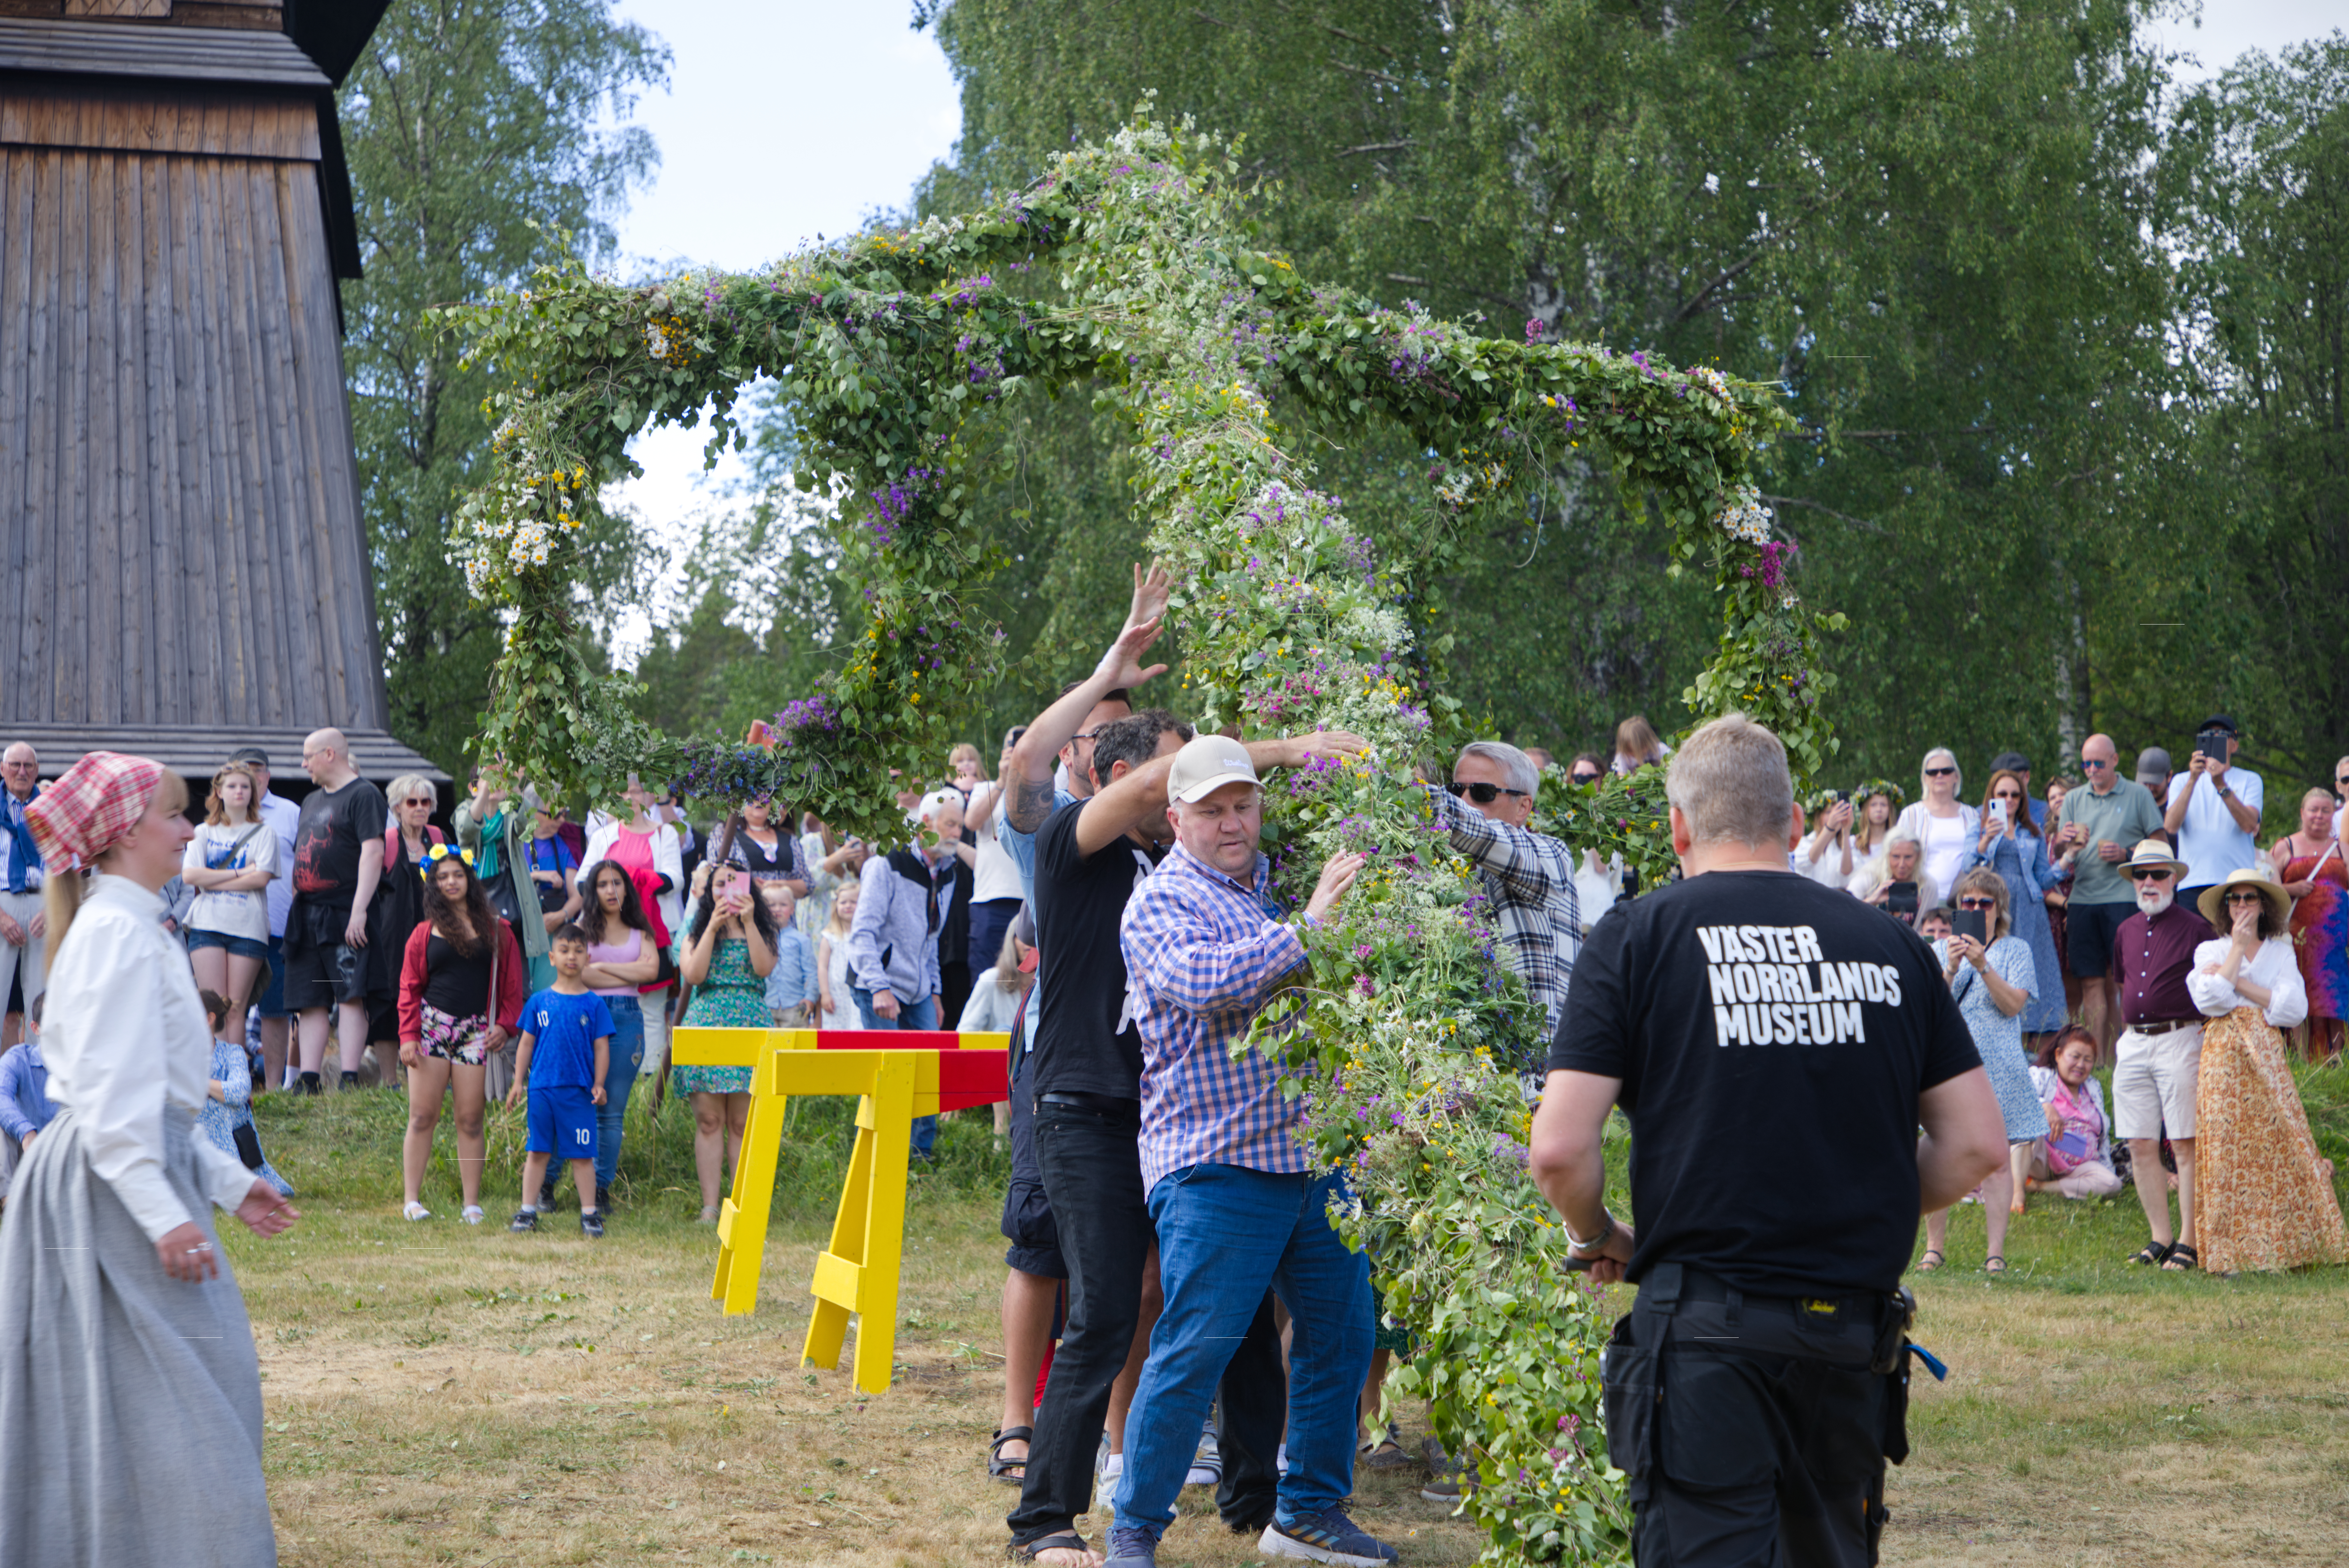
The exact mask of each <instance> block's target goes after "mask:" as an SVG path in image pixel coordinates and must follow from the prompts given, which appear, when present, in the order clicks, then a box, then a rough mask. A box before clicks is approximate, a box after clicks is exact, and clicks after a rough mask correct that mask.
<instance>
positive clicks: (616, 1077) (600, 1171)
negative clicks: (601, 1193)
mask: <svg viewBox="0 0 2349 1568" xmlns="http://www.w3.org/2000/svg"><path fill="white" fill-rule="evenodd" d="M604 1006H606V1007H609V1008H610V1009H611V1010H612V1062H611V1065H610V1066H609V1067H607V1068H605V1069H604V1103H603V1104H602V1105H601V1106H600V1107H598V1108H597V1109H596V1111H595V1185H596V1187H597V1188H598V1189H599V1190H600V1189H602V1188H605V1187H609V1186H610V1185H611V1184H612V1177H613V1174H614V1173H615V1172H616V1171H618V1170H619V1169H620V1137H621V1131H620V1130H621V1126H622V1124H623V1123H624V1122H626V1119H627V1116H628V1091H629V1090H630V1089H632V1088H636V1069H637V1068H640V1067H642V1066H644V1065H645V1009H644V1005H643V1004H642V1003H640V1002H638V1001H637V1000H636V998H635V997H634V996H606V997H605V998H604Z"/></svg>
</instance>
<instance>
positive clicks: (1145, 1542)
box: [1102, 1524, 1158, 1568]
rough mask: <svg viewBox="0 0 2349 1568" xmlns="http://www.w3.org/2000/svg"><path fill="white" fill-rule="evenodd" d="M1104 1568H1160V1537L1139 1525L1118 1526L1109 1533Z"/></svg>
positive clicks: (1103, 1562)
mask: <svg viewBox="0 0 2349 1568" xmlns="http://www.w3.org/2000/svg"><path fill="white" fill-rule="evenodd" d="M1102 1568H1158V1537H1156V1536H1155V1535H1153V1534H1151V1533H1150V1532H1148V1531H1147V1530H1144V1529H1143V1528H1142V1526H1140V1525H1139V1524H1121V1525H1118V1526H1117V1527H1115V1528H1114V1529H1112V1531H1111V1532H1109V1556H1108V1557H1107V1558H1105V1559H1103V1561H1102Z"/></svg>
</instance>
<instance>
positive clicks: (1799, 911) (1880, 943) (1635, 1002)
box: [1549, 872, 1982, 1296]
mask: <svg viewBox="0 0 2349 1568" xmlns="http://www.w3.org/2000/svg"><path fill="white" fill-rule="evenodd" d="M1981 1065H1982V1058H1981V1057H1980V1056H1979V1055H1978V1054H1977V1053H1976V1052H1975V1050H1974V1045H1973V1037H1972V1036H1971V1034H1970V1033H1969V1032H1968V1030H1967V1028H1966V1025H1965V1020H1964V1019H1963V1018H1962V1017H1961V1016H1960V1015H1959V1012H1958V1007H1957V1004H1956V1003H1955V1002H1954V1001H1953V1000H1951V995H1950V988H1949V986H1948V985H1946V984H1945V983H1944V982H1943V981H1942V979H1941V971H1940V965H1938V964H1937V963H1935V962H1934V960H1933V955H1932V952H1931V950H1930V948H1928V947H1927V946H1926V945H1925V944H1924V943H1923V941H1922V940H1920V938H1919V937H1918V936H1917V935H1916V934H1915V933H1913V932H1911V931H1909V929H1908V928H1907V927H1905V926H1903V925H1901V924H1899V923H1898V922H1896V921H1892V920H1889V919H1887V918H1886V917H1885V915H1884V913H1882V912H1881V911H1879V910H1877V909H1875V908H1872V907H1871V906H1869V905H1868V904H1865V903H1861V902H1859V901H1858V900H1857V899H1855V898H1853V897H1851V896H1850V895H1849V894H1848V893H1845V892H1837V891H1835V890H1833V889H1829V888H1825V887H1821V886H1820V885H1819V884H1818V883H1816V882H1812V881H1811V880H1809V879H1808V878H1807V877H1801V876H1796V875H1794V874H1792V873H1790V872H1706V873H1705V874H1704V875H1702V876H1695V877H1691V878H1689V879H1688V880H1687V881H1685V882H1676V883H1674V884H1672V885H1671V886H1670V887H1665V888H1661V889H1659V890H1657V891H1656V892H1651V893H1649V894H1648V895H1647V896H1645V897H1643V898H1640V899H1638V900H1636V901H1634V902H1632V903H1630V904H1628V905H1618V906H1617V907H1616V908H1614V909H1612V910H1609V912H1608V913H1607V914H1606V915H1605V916H1604V917H1603V918H1601V919H1600V921H1599V923H1598V924H1597V925H1596V926H1595V927H1593V928H1592V930H1591V933H1590V935H1589V937H1588V940H1586V941H1585V942H1584V944H1583V946H1582V955H1581V957H1580V958H1579V959H1578V960H1577V962H1576V964H1575V966H1574V986H1573V988H1572V989H1571V990H1570V991H1568V993H1567V999H1566V1010H1565V1012H1564V1014H1563V1015H1562V1016H1560V1017H1559V1019H1558V1026H1557V1038H1556V1039H1555V1040H1554V1041H1553V1042H1552V1043H1551V1046H1550V1053H1549V1068H1550V1070H1551V1071H1553V1072H1556V1071H1558V1070H1560V1069H1561V1068H1563V1069H1566V1070H1568V1071H1573V1072H1584V1073H1591V1074H1595V1075H1597V1076H1599V1077H1601V1078H1620V1079H1621V1080H1622V1084H1623V1088H1622V1092H1621V1094H1620V1096H1619V1099H1618V1101H1617V1103H1618V1104H1619V1105H1620V1106H1621V1107H1622V1109H1623V1113H1624V1115H1625V1116H1626V1117H1628V1118H1629V1119H1630V1123H1631V1171H1630V1175H1631V1195H1632V1207H1633V1210H1634V1212H1635V1215H1636V1221H1635V1223H1636V1227H1637V1230H1638V1238H1639V1239H1638V1245H1637V1247H1636V1249H1635V1250H1634V1252H1633V1254H1632V1258H1631V1265H1630V1270H1629V1277H1630V1278H1631V1279H1633V1280H1635V1281H1636V1280H1638V1279H1639V1278H1640V1276H1641V1275H1642V1274H1645V1273H1646V1272H1647V1270H1648V1269H1650V1268H1651V1267H1652V1266H1654V1265H1655V1264H1658V1263H1661V1262H1665V1261H1671V1262H1673V1263H1677V1264H1682V1266H1683V1267H1687V1268H1692V1269H1697V1270H1701V1271H1702V1272H1703V1273H1706V1274H1713V1275H1715V1276H1717V1277H1718V1278H1720V1279H1722V1280H1724V1281H1726V1282H1727V1283H1728V1284H1732V1285H1733V1286H1735V1287H1736V1288H1738V1289H1740V1290H1743V1291H1748V1292H1751V1293H1752V1294H1754V1295H1775V1296H1790V1295H1813V1296H1816V1295H1858V1294H1862V1293H1868V1292H1878V1291H1888V1290H1890V1289H1891V1288H1892V1287H1893V1286H1894V1285H1895V1284H1898V1283H1899V1278H1900V1273H1901V1271H1902V1270H1903V1269H1905V1268H1907V1267H1908V1265H1909V1249H1910V1248H1911V1247H1913V1246H1914V1245H1915V1244H1916V1239H1917V1222H1918V1212H1917V1203H1918V1188H1917V1100H1918V1096H1919V1095H1920V1093H1921V1092H1922V1091H1923V1090H1925V1089H1929V1088H1932V1087H1934V1086H1935V1085H1936V1084H1940V1083H1943V1082H1945V1081H1947V1080H1948V1079H1950V1078H1956V1077H1957V1076H1958V1075H1960V1074H1961V1073H1964V1072H1968V1071H1970V1070H1971V1069H1972V1068H1977V1067H1979V1066H1981Z"/></svg>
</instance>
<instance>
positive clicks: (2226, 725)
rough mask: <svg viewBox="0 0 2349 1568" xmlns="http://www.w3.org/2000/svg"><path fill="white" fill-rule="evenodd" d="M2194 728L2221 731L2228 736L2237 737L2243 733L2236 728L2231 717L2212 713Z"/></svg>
mask: <svg viewBox="0 0 2349 1568" xmlns="http://www.w3.org/2000/svg"><path fill="white" fill-rule="evenodd" d="M2195 728H2197V729H2223V730H2225V731H2226V732H2227V733H2228V734H2230V735H2232V736H2238V737H2240V735H2241V734H2242V733H2243V732H2242V731H2241V730H2240V729H2239V728H2237V727H2236V726H2235V721H2234V718H2233V717H2231V716H2230V715H2228V714H2223V713H2214V714H2212V715H2211V716H2210V717H2208V718H2206V719H2204V720H2203V721H2202V722H2201V723H2199V724H2198V725H2196V726H2195Z"/></svg>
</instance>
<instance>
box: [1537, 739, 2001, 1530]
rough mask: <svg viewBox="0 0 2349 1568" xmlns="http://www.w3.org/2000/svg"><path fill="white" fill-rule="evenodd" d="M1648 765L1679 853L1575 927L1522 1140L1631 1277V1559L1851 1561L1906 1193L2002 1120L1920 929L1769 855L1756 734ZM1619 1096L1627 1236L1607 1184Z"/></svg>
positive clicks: (1925, 1203) (1765, 756) (1618, 1443)
mask: <svg viewBox="0 0 2349 1568" xmlns="http://www.w3.org/2000/svg"><path fill="white" fill-rule="evenodd" d="M1670 766H1671V772H1670V774H1669V775H1668V777H1667V779H1666V783H1665V792H1666V794H1667V795H1668V796H1669V797H1670V799H1671V834H1672V848H1673V850H1674V851H1677V852H1678V853H1679V855H1680V857H1681V863H1682V867H1683V868H1684V869H1685V871H1686V872H1687V875H1686V877H1685V878H1684V879H1683V880H1682V881H1681V882H1676V883H1674V884H1673V885H1671V886H1670V887H1666V888H1661V889H1659V890H1658V891H1657V892H1652V893H1650V894H1649V895H1648V896H1647V897H1645V898H1642V899H1640V900H1639V901H1638V902H1637V903H1632V904H1630V905H1628V906H1626V907H1624V908H1622V909H1620V910H1619V911H1617V912H1616V913H1611V914H1609V916H1608V918H1607V919H1605V920H1602V921H1600V922H1599V924H1598V925H1597V926H1595V927H1594V928H1592V930H1591V933H1590V940H1589V942H1588V944H1586V945H1585V946H1584V948H1583V951H1582V962H1581V965H1580V967H1581V973H1580V974H1579V975H1577V976H1576V978H1575V985H1574V994H1573V995H1571V996H1570V997H1568V1001H1567V1006H1566V1016H1565V1017H1564V1018H1563V1020H1561V1022H1560V1023H1559V1025H1558V1029H1557V1039H1556V1040H1555V1041H1554V1042H1553V1043H1552V1044H1551V1047H1550V1054H1549V1078H1548V1081H1547V1084H1546V1085H1545V1087H1544V1088H1543V1092H1542V1102H1541V1109H1540V1110H1539V1111H1537V1113H1536V1114H1535V1117H1534V1125H1533V1131H1532V1135H1531V1144H1532V1148H1531V1151H1530V1160H1529V1163H1530V1165H1531V1169H1532V1172H1533V1177H1534V1181H1535V1182H1536V1183H1537V1185H1538V1186H1539V1187H1540V1188H1541V1191H1542V1195H1543V1196H1544V1197H1546V1198H1547V1199H1548V1200H1549V1202H1550V1203H1551V1204H1552V1205H1553V1206H1555V1207H1556V1208H1557V1212H1558V1215H1559V1218H1560V1219H1561V1220H1562V1221H1564V1222H1565V1226H1566V1235H1567V1242H1568V1256H1569V1257H1570V1258H1573V1259H1576V1260H1578V1261H1581V1262H1587V1263H1588V1264H1589V1265H1590V1277H1591V1278H1592V1280H1594V1281H1596V1282H1599V1283H1602V1284H1612V1283H1614V1282H1616V1281H1618V1280H1626V1279H1628V1280H1631V1281H1634V1282H1636V1283H1637V1284H1639V1286H1640V1293H1639V1297H1638V1299H1637V1300H1636V1301H1635V1302H1634V1303H1633V1305H1632V1308H1631V1311H1630V1314H1629V1315H1627V1316H1625V1317H1624V1318H1623V1319H1622V1320H1620V1321H1619V1322H1618V1323H1617V1324H1616V1326H1615V1332H1614V1336H1613V1337H1612V1339H1611V1340H1610V1341H1609V1345H1608V1347H1607V1354H1606V1357H1604V1361H1603V1370H1602V1372H1601V1374H1600V1377H1601V1380H1602V1382H1603V1384H1604V1398H1605V1401H1606V1415H1607V1459H1608V1461H1609V1463H1610V1464H1613V1465H1615V1466H1617V1467H1619V1468H1620V1469H1621V1470H1624V1471H1626V1472H1627V1473H1628V1474H1629V1475H1630V1500H1631V1511H1632V1525H1631V1556H1632V1560H1633V1561H1634V1562H1636V1563H1640V1564H1641V1565H1642V1568H1657V1565H1659V1564H1667V1563H1775V1562H1786V1563H1821V1564H1826V1563H1832V1564H1836V1565H1837V1568H1858V1565H1859V1564H1862V1563H1872V1562H1874V1561H1875V1559H1876V1552H1875V1546H1876V1541H1877V1536H1878V1532H1880V1531H1881V1529H1882V1527H1883V1522H1884V1518H1885V1514H1884V1505H1883V1488H1884V1473H1885V1472H1884V1461H1885V1459H1886V1457H1888V1456H1889V1457H1894V1458H1899V1457H1903V1456H1905V1455H1906V1454H1907V1453H1908V1447H1907V1438H1906V1434H1905V1429H1904V1427H1903V1424H1902V1418H1901V1409H1902V1407H1901V1406H1900V1405H1899V1399H1900V1398H1901V1396H1902V1392H1903V1390H1904V1389H1905V1387H1906V1376H1907V1374H1906V1370H1905V1366H1906V1357H1907V1352H1906V1350H1905V1348H1904V1344H1905V1337H1906V1331H1907V1328H1908V1319H1909V1306H1910V1304H1909V1299H1908V1297H1907V1295H1906V1293H1905V1292H1902V1291H1900V1290H1899V1282H1900V1275H1901V1273H1902V1271H1903V1270H1904V1269H1906V1268H1907V1267H1908V1264H1909V1251H1910V1249H1911V1248H1913V1247H1914V1246H1915V1245H1916V1243H1917V1223H1918V1220H1919V1217H1920V1214H1922V1213H1923V1212H1928V1211H1930V1210H1932V1209H1934V1208H1937V1207H1939V1206H1940V1205H1942V1204H1946V1203H1951V1202H1956V1201H1957V1200H1958V1199H1959V1198H1961V1197H1962V1196H1963V1195H1964V1194H1965V1193H1966V1191H1968V1190H1969V1189H1970V1188H1971V1187H1972V1186H1973V1184H1974V1183H1975V1182H1977V1181H1980V1180H1982V1178H1983V1177H1984V1176H1986V1175H1988V1174H1989V1173H1990V1172H1991V1171H1992V1170H1993V1169H1995V1168H1996V1167H1997V1166H1998V1165H2000V1164H2001V1163H2002V1162H2003V1161H2005V1159H2006V1125H2005V1122H2004V1120H2003V1119H2002V1118H2001V1116H2000V1114H1999V1109H1998V1097H1997V1096H1996V1095H1995V1094H1994V1093H1993V1092H1992V1089H1991V1087H1990V1079H1989V1076H1988V1075H1987V1074H1986V1073H1985V1072H1984V1071H1983V1069H1982V1058H1981V1057H1980V1055H1979V1054H1978V1053H1977V1052H1976V1051H1975V1049H1974V1045H1973V1039H1972V1037H1971V1035H1970V1034H1969V1033H1968V1031H1967V1028H1966V1023H1965V1019H1964V1017H1963V1016H1962V1015H1961V1014H1960V1013H1959V1011H1958V1007H1957V1004H1956V1002H1955V1001H1954V1000H1953V999H1952V998H1951V995H1950V988H1949V986H1948V985H1946V984H1944V983H1943V981H1942V979H1941V974H1940V965H1938V964H1936V963H1935V962H1934V960H1933V956H1932V954H1931V951H1930V949H1928V948H1927V947H1926V946H1925V944H1923V943H1921V942H1920V941H1919V940H1918V939H1917V938H1916V936H1915V935H1914V934H1912V933H1910V932H1909V931H1908V930H1907V929H1905V928H1904V927H1902V926H1900V925H1899V924H1897V923H1894V922H1892V921H1889V920H1886V919H1884V918H1883V917H1882V916H1880V915H1878V914H1877V913H1875V912H1874V911H1872V910H1870V909H1868V908H1867V907H1866V906H1865V905H1863V904H1861V903H1858V902H1857V900H1855V899H1852V898H1849V897H1847V896H1846V895H1845V894H1843V893H1840V892H1836V891H1834V890H1833V889H1830V888H1826V887H1823V886H1821V885H1820V884H1818V883H1817V882H1813V881H1811V880H1810V879H1809V878H1807V877H1805V876H1803V875H1801V874H1799V873H1797V872H1794V871H1791V870H1790V869H1789V868H1788V866H1787V862H1786V857H1787V853H1788V851H1790V850H1792V849H1793V847H1794V846H1795V844H1797V843H1799V842H1800V841H1802V837H1803V820H1802V818H1801V816H1800V814H1799V813H1798V812H1797V811H1796V810H1795V799H1794V786H1793V780H1792V779H1790V778H1789V776H1788V773H1787V769H1786V753H1785V748H1784V747H1783V746H1781V745H1780V744H1779V741H1778V738H1777V737H1776V736H1775V735H1773V734H1771V733H1770V732H1769V731H1768V730H1767V729H1765V728H1764V727H1762V726H1760V725H1758V724H1755V723H1754V722H1753V721H1752V720H1751V719H1749V718H1747V717H1745V716H1744V714H1731V715H1729V716H1727V717H1723V718H1718V719H1715V720H1713V722H1712V723H1710V724H1707V725H1705V726H1703V727H1701V728H1700V729H1698V730H1697V732H1696V733H1695V734H1693V735H1692V736H1690V737H1689V738H1688V740H1687V742H1686V743H1685V744H1684V745H1683V746H1682V748H1681V749H1680V750H1679V752H1678V753H1677V754H1675V755H1674V756H1673V758H1671V764H1670ZM1618 1105H1619V1106H1620V1107H1621V1108H1622V1110H1623V1114H1624V1115H1625V1116H1626V1117H1627V1118H1629V1119H1630V1123H1631V1145H1630V1149H1631V1152H1630V1184H1631V1190H1632V1191H1635V1192H1637V1193H1639V1195H1640V1229H1639V1233H1638V1234H1637V1235H1636V1236H1634V1235H1633V1234H1632V1233H1631V1231H1630V1227H1628V1226H1626V1225H1624V1224H1622V1223H1621V1222H1619V1221H1617V1220H1616V1219H1615V1218H1614V1217H1613V1216H1612V1215H1610V1214H1609V1212H1607V1206H1606V1202H1605V1198H1606V1188H1607V1161H1606V1153H1605V1148H1604V1142H1603V1139H1604V1133H1605V1128H1606V1123H1607V1118H1608V1113H1609V1110H1610V1109H1613V1108H1615V1107H1616V1106H1618ZM1795 1129H1815V1130H1832V1132H1831V1135H1830V1136H1820V1137H1801V1136H1796V1137H1791V1138H1790V1137H1789V1136H1788V1133H1789V1131H1790V1130H1795ZM1920 1129H1922V1135H1921V1136H1920ZM1793 1192H1799V1193H1801V1194H1803V1198H1802V1201H1801V1202H1787V1201H1786V1195H1787V1194H1788V1193H1793ZM1665 1387H1670V1388H1671V1390H1672V1394H1671V1398H1670V1399H1662V1398H1659V1395H1660V1391H1661V1389H1663V1388H1665Z"/></svg>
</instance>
